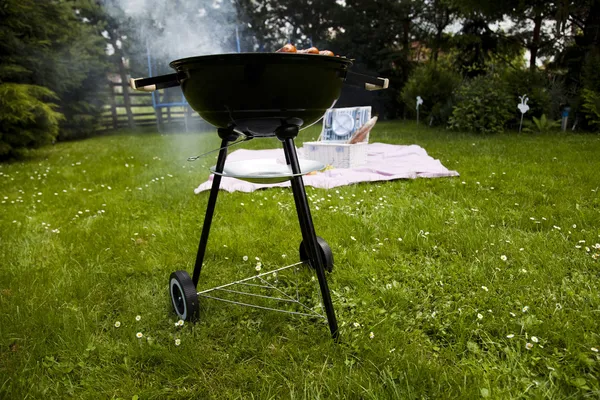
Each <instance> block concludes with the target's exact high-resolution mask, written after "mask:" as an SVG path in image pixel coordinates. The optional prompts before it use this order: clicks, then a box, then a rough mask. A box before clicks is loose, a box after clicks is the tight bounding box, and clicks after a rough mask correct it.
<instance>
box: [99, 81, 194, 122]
mask: <svg viewBox="0 0 600 400" xmlns="http://www.w3.org/2000/svg"><path fill="white" fill-rule="evenodd" d="M108 86H109V87H108V96H109V106H107V107H106V108H105V110H104V113H103V114H102V119H101V125H102V129H104V130H111V129H119V128H133V127H136V126H151V125H155V126H156V127H157V128H158V129H159V130H161V129H163V128H165V127H166V125H169V126H175V127H181V128H187V127H188V125H190V126H191V125H193V126H196V125H198V124H202V122H203V121H202V119H201V118H200V117H199V116H198V114H197V113H196V112H195V111H193V110H192V109H191V108H190V107H189V106H188V105H181V106H168V107H167V106H162V107H161V106H159V107H156V108H154V107H153V104H152V93H144V92H134V91H133V90H131V89H130V88H129V86H127V85H123V84H122V83H120V82H109V84H108ZM161 92H162V91H161ZM157 96H159V98H163V97H164V93H157ZM180 102H181V101H180Z"/></svg>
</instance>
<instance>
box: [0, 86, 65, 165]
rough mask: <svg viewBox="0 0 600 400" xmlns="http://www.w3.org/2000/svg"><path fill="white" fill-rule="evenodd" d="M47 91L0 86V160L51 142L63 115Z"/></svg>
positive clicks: (38, 88)
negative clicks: (28, 148) (57, 109)
mask: <svg viewBox="0 0 600 400" xmlns="http://www.w3.org/2000/svg"><path fill="white" fill-rule="evenodd" d="M56 99H57V97H56V95H55V94H54V92H52V91H51V90H49V89H47V88H45V87H42V86H36V85H27V84H19V83H0V158H6V157H13V156H15V155H18V154H19V153H20V152H21V151H22V149H24V148H27V147H39V146H41V145H44V144H48V143H51V142H52V141H53V140H54V139H55V138H56V136H57V135H58V131H59V123H60V122H61V121H62V120H63V119H64V118H63V115H62V114H61V113H59V112H57V111H56V107H57V106H56V104H54V103H52V102H49V101H53V100H56Z"/></svg>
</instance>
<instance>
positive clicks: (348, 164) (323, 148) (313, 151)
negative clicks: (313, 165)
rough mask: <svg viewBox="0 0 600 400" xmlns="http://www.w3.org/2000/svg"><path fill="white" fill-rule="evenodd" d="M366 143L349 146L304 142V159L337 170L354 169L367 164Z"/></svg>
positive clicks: (345, 144)
mask: <svg viewBox="0 0 600 400" xmlns="http://www.w3.org/2000/svg"><path fill="white" fill-rule="evenodd" d="M368 145H369V144H368V143H366V142H363V143H355V144H347V143H339V142H338V143H336V142H333V141H331V142H323V141H321V142H304V146H303V149H304V154H303V158H306V159H308V160H315V161H319V162H321V163H323V164H325V165H331V166H333V167H335V168H354V167H360V166H362V165H365V164H366V163H367V146H368Z"/></svg>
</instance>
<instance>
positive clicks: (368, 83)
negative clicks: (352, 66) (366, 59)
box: [345, 71, 390, 90]
mask: <svg viewBox="0 0 600 400" xmlns="http://www.w3.org/2000/svg"><path fill="white" fill-rule="evenodd" d="M345 83H347V84H348V85H350V86H356V87H359V88H361V89H365V90H382V89H387V88H388V86H389V85H390V80H389V79H388V78H377V77H374V76H369V75H363V74H357V73H356V72H350V71H348V72H347V73H346V80H345Z"/></svg>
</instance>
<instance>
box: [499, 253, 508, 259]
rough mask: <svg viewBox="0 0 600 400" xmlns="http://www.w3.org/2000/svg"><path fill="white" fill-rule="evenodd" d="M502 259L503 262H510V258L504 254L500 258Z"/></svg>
mask: <svg viewBox="0 0 600 400" xmlns="http://www.w3.org/2000/svg"><path fill="white" fill-rule="evenodd" d="M500 259H501V260H502V261H506V260H508V257H506V256H505V255H504V254H502V255H501V256H500Z"/></svg>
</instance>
